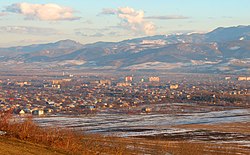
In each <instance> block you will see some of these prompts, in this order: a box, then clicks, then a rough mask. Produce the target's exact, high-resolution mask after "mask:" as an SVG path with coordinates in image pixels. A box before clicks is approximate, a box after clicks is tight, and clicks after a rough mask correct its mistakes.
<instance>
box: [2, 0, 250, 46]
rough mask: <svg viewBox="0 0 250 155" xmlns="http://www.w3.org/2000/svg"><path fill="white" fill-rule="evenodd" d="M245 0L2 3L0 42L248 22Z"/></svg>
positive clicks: (84, 38) (87, 39) (86, 39)
mask: <svg viewBox="0 0 250 155" xmlns="http://www.w3.org/2000/svg"><path fill="white" fill-rule="evenodd" d="M248 6H250V1H249V0H126V1H125V0H73V1H69V0H54V1H49V0H43V1H39V2H38V1H36V0H25V1H21V0H8V1H4V0H2V1H0V33H1V37H2V38H5V39H1V41H0V46H1V47H7V46H13V45H14V46H15V45H28V44H35V43H47V42H55V41H58V40H63V39H73V40H76V41H79V42H81V43H92V42H97V41H118V40H124V39H129V38H136V37H142V36H147V35H157V34H170V33H179V32H182V33H186V32H207V31H211V30H213V29H215V28H217V27H228V26H237V25H250V11H249V9H248Z"/></svg>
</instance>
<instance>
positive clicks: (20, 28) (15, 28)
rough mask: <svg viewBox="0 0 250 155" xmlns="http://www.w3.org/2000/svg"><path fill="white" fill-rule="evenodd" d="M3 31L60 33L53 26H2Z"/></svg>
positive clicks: (31, 33)
mask: <svg viewBox="0 0 250 155" xmlns="http://www.w3.org/2000/svg"><path fill="white" fill-rule="evenodd" d="M0 32H1V33H6V32H7V33H16V34H29V35H55V34H59V32H57V31H56V30H55V29H52V28H39V27H30V26H1V27H0Z"/></svg>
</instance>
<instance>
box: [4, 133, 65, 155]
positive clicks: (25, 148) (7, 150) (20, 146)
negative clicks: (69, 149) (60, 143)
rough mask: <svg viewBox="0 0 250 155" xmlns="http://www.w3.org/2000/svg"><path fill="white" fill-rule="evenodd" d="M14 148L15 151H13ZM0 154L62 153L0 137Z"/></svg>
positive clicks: (49, 154)
mask: <svg viewBox="0 0 250 155" xmlns="http://www.w3.org/2000/svg"><path fill="white" fill-rule="evenodd" d="M13 148H15V149H13ZM0 154H4V155H20V154H22V155H34V154H36V155H63V154H66V153H63V152H62V151H59V150H55V149H52V148H50V147H47V146H44V145H38V144H34V143H30V142H27V141H21V140H18V139H15V138H6V137H4V136H0Z"/></svg>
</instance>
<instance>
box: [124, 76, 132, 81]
mask: <svg viewBox="0 0 250 155" xmlns="http://www.w3.org/2000/svg"><path fill="white" fill-rule="evenodd" d="M132 81H133V77H132V76H126V77H125V82H132Z"/></svg>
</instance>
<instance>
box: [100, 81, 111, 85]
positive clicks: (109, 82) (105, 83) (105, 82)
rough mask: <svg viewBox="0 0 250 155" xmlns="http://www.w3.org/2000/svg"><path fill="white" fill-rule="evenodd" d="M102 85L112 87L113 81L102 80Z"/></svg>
mask: <svg viewBox="0 0 250 155" xmlns="http://www.w3.org/2000/svg"><path fill="white" fill-rule="evenodd" d="M100 84H101V85H111V80H100Z"/></svg>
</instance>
